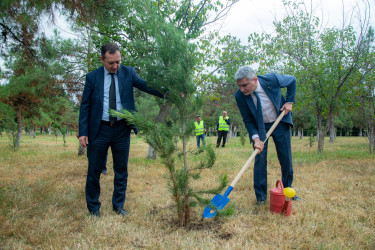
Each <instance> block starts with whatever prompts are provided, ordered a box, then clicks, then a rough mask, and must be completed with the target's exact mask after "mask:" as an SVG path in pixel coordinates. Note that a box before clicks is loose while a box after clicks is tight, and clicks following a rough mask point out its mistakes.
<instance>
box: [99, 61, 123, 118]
mask: <svg viewBox="0 0 375 250" xmlns="http://www.w3.org/2000/svg"><path fill="white" fill-rule="evenodd" d="M114 77H115V86H116V110H117V111H121V110H122V104H121V97H120V90H119V87H118V77H117V72H116V73H115V74H114ZM111 82H112V77H111V75H110V74H109V72H108V70H107V69H106V68H105V67H104V98H103V116H102V120H103V121H109V113H108V109H109V89H110V87H111ZM117 119H119V118H118V117H117Z"/></svg>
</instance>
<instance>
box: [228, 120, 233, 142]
mask: <svg viewBox="0 0 375 250" xmlns="http://www.w3.org/2000/svg"><path fill="white" fill-rule="evenodd" d="M232 129H233V126H232V123H231V124H230V125H229V131H228V138H227V142H230V141H231V139H232Z"/></svg>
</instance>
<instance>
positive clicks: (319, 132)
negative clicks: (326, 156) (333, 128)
mask: <svg viewBox="0 0 375 250" xmlns="http://www.w3.org/2000/svg"><path fill="white" fill-rule="evenodd" d="M316 140H317V141H318V153H322V152H323V149H324V135H323V130H322V116H321V115H320V114H318V115H317V120H316Z"/></svg>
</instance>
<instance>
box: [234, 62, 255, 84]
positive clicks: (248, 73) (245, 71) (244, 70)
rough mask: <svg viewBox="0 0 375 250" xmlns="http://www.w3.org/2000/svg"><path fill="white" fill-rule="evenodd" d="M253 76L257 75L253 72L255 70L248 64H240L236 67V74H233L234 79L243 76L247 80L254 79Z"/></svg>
mask: <svg viewBox="0 0 375 250" xmlns="http://www.w3.org/2000/svg"><path fill="white" fill-rule="evenodd" d="M254 77H257V75H256V74H255V71H254V70H253V68H251V67H250V66H241V67H239V68H238V70H237V72H236V74H235V75H234V79H235V80H236V81H238V80H242V79H243V78H246V79H248V80H252V79H254Z"/></svg>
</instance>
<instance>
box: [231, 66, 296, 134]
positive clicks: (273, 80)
mask: <svg viewBox="0 0 375 250" xmlns="http://www.w3.org/2000/svg"><path fill="white" fill-rule="evenodd" d="M258 81H259V83H260V85H261V86H262V88H263V89H264V91H265V92H266V94H267V96H268V97H269V98H270V100H271V101H272V103H273V105H274V106H275V108H276V112H277V115H278V116H279V115H280V109H281V107H282V106H283V105H284V103H285V102H293V103H294V98H295V94H296V78H295V77H294V76H290V75H278V74H275V73H271V74H267V75H263V76H258ZM282 88H287V92H286V98H284V96H283V95H282V94H281V89H282ZM234 96H235V98H236V101H237V107H238V109H239V110H240V112H241V116H242V118H243V122H244V123H245V126H246V129H247V131H248V133H249V137H250V139H251V138H252V136H253V135H255V134H258V135H259V137H260V140H262V141H264V140H265V139H266V138H265V131H259V129H258V126H257V122H256V120H257V115H256V114H257V112H256V107H255V105H254V102H253V98H252V97H251V95H248V96H245V95H244V94H243V93H242V92H241V91H240V90H237V92H236V93H235V94H234ZM281 121H282V122H285V123H288V124H290V125H291V126H293V121H292V112H289V113H288V114H287V115H286V116H284V117H283V119H282V120H281Z"/></svg>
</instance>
